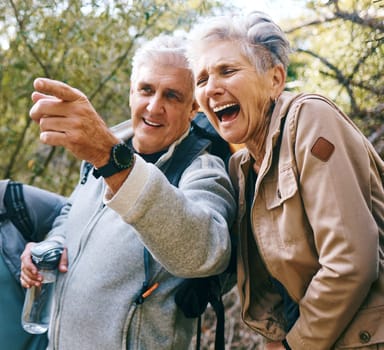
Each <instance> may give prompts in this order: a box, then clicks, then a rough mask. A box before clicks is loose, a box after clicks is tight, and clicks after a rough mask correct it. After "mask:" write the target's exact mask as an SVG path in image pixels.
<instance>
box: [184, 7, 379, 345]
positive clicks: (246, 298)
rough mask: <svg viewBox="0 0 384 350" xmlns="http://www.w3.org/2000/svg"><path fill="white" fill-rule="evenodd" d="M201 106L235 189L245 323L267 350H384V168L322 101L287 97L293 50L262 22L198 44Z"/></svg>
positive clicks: (204, 30)
mask: <svg viewBox="0 0 384 350" xmlns="http://www.w3.org/2000/svg"><path fill="white" fill-rule="evenodd" d="M190 39H191V42H190V49H189V60H190V63H191V66H192V69H193V71H194V74H195V84H196V94H197V95H196V96H197V100H198V102H199V104H200V106H201V107H202V109H203V110H204V112H205V113H206V114H207V116H208V118H209V120H210V121H211V123H212V124H213V126H214V127H215V128H216V129H217V131H218V132H219V133H220V134H221V136H222V137H223V138H224V139H226V140H227V141H228V142H231V143H236V144H240V143H243V144H244V145H245V148H244V149H243V150H241V151H239V152H237V153H236V154H235V155H233V157H232V159H231V163H230V173H231V176H232V179H233V181H234V183H235V185H236V186H237V189H238V202H239V212H238V222H237V225H236V230H237V231H238V232H237V233H238V235H239V236H238V241H239V250H238V252H239V254H238V290H239V294H240V298H241V303H242V318H243V320H244V322H245V323H246V324H247V325H248V326H249V327H251V328H252V329H253V330H255V331H256V332H258V333H260V334H262V335H263V336H264V337H265V338H266V346H265V348H266V349H305V350H308V349H310V350H312V349H384V251H383V243H384V232H383V229H384V227H383V226H384V222H383V221H384V192H383V183H382V179H383V169H384V164H383V162H382V160H381V159H380V157H379V156H378V155H377V153H376V152H375V151H374V149H373V147H372V146H371V144H370V143H369V142H368V140H367V139H366V138H365V137H364V136H363V135H362V133H361V132H360V131H359V130H358V129H357V127H356V126H355V125H354V124H353V123H352V121H351V120H350V119H349V118H348V117H347V116H346V115H345V114H344V113H343V112H342V111H340V109H338V108H337V106H335V105H334V104H333V103H332V102H331V101H329V100H328V99H326V98H324V97H322V96H320V95H317V94H299V95H295V94H293V93H290V92H286V91H283V90H284V86H285V80H286V72H287V65H288V53H289V43H288V41H287V39H286V38H285V36H284V33H283V32H282V30H281V29H280V28H279V27H278V26H277V25H276V24H275V23H274V22H273V21H272V20H271V19H270V18H269V17H268V16H267V15H265V14H263V13H260V12H253V13H250V14H249V15H248V16H245V17H232V18H228V17H226V18H223V17H219V18H211V19H209V20H206V21H205V22H204V23H199V24H198V25H197V26H196V28H195V29H194V30H192V32H191V35H190Z"/></svg>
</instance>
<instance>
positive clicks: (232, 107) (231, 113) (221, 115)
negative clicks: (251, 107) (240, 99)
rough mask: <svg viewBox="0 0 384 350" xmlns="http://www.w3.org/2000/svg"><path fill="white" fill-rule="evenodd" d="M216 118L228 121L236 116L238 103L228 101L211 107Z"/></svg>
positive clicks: (238, 107) (238, 109)
mask: <svg viewBox="0 0 384 350" xmlns="http://www.w3.org/2000/svg"><path fill="white" fill-rule="evenodd" d="M213 111H214V112H215V114H216V116H217V118H218V119H219V120H220V122H228V121H231V120H233V119H235V118H236V117H237V114H238V113H239V111H240V105H239V104H237V103H229V104H225V105H223V106H220V107H215V108H213Z"/></svg>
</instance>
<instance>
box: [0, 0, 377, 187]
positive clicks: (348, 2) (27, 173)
mask: <svg viewBox="0 0 384 350" xmlns="http://www.w3.org/2000/svg"><path fill="white" fill-rule="evenodd" d="M223 3H226V1H214V0H210V1H208V0H168V1H167V0H91V1H90V0H3V1H1V2H0V174H1V177H2V178H13V179H15V180H19V181H23V182H26V183H30V184H34V185H37V186H40V187H43V188H47V189H50V190H54V191H58V192H60V193H63V194H69V193H70V192H71V191H72V189H73V187H74V185H75V184H76V182H77V181H78V170H79V164H80V163H79V161H78V160H76V159H74V158H73V157H72V156H71V155H70V154H68V153H67V152H66V151H65V150H63V149H62V148H61V147H58V148H52V147H49V146H45V145H43V144H42V143H40V142H39V128H38V126H37V125H34V123H32V122H31V120H30V118H29V109H30V108H31V106H32V102H31V99H30V95H31V93H32V90H33V89H32V84H33V80H34V79H35V78H36V77H39V76H45V77H49V78H53V79H57V80H62V81H65V82H68V83H69V84H71V85H72V86H75V87H77V88H79V89H80V90H82V91H83V92H84V93H85V94H86V95H87V96H88V97H89V99H90V100H91V102H92V103H93V105H94V106H95V108H96V110H97V111H98V112H99V114H100V115H101V116H103V118H104V119H105V121H106V122H107V124H108V125H110V126H112V125H113V124H116V123H119V122H121V121H123V120H125V119H129V118H130V110H129V76H130V70H131V65H130V60H131V57H132V54H133V52H134V51H135V49H136V48H137V47H138V46H139V45H140V44H141V43H142V42H143V41H145V40H148V39H150V38H152V37H154V36H156V35H158V34H159V33H161V32H165V33H172V32H174V31H178V32H182V31H187V30H188V29H189V27H190V26H191V24H192V23H194V22H195V21H196V19H197V18H198V17H200V16H205V15H208V14H212V13H220V12H225V11H226V10H227V11H228V9H226V7H225V6H224V5H223ZM306 5H307V9H306V11H305V14H304V15H303V16H302V17H298V18H295V19H289V21H287V22H286V23H284V22H283V23H281V24H282V27H283V29H285V30H286V32H287V34H288V36H289V39H290V40H291V42H292V43H293V48H294V49H295V52H294V53H293V54H292V57H291V65H290V67H289V71H288V87H289V88H290V89H294V90H300V91H312V92H320V93H323V94H324V95H327V96H329V97H331V98H332V99H333V100H335V102H336V103H338V104H339V105H340V106H341V107H342V108H343V109H344V110H345V111H346V112H347V114H349V115H350V116H351V117H352V118H353V119H354V120H355V122H356V123H357V124H358V126H359V127H360V128H361V129H362V130H363V131H364V132H365V133H366V135H367V136H370V137H371V139H372V140H373V141H375V145H376V146H377V147H378V148H380V147H382V148H380V149H381V154H383V150H384V146H383V144H384V141H383V138H382V136H380V135H382V134H383V133H384V125H383V124H384V123H383V110H384V102H383V98H382V96H383V94H384V88H383V86H384V75H383V74H382V72H383V71H384V59H383V54H384V52H383V51H384V39H383V37H384V34H383V32H384V28H383V26H384V24H383V9H384V0H374V1H372V0H332V1H326V0H323V1H318V0H308V1H307V2H306ZM375 135H379V136H375ZM373 136H375V137H373Z"/></svg>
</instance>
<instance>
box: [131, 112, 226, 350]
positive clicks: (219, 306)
mask: <svg viewBox="0 0 384 350" xmlns="http://www.w3.org/2000/svg"><path fill="white" fill-rule="evenodd" d="M205 151H209V152H210V153H211V154H214V155H217V156H219V157H220V158H221V159H223V161H224V162H225V164H226V165H227V164H228V160H229V157H230V153H231V152H230V148H229V145H228V143H227V142H226V141H224V140H223V139H222V138H221V137H220V136H219V135H218V134H217V132H216V130H215V129H214V128H213V127H212V126H211V124H210V123H209V121H208V119H207V118H206V116H205V115H204V114H203V113H198V114H197V116H196V117H195V118H194V119H193V121H192V122H191V131H190V133H189V135H188V136H187V137H186V138H185V139H184V140H183V141H182V142H181V143H180V144H179V145H178V146H177V147H176V149H175V151H174V153H173V155H172V157H171V159H170V161H169V162H167V163H166V164H165V165H164V167H163V168H162V169H161V170H162V171H163V173H164V174H165V176H166V177H167V179H168V181H169V182H170V183H171V184H172V185H174V186H178V184H179V181H180V178H181V176H182V174H183V173H184V171H185V169H186V168H187V167H188V166H189V165H190V164H191V163H192V162H193V161H194V160H195V159H196V158H197V157H198V156H200V155H201V154H203V153H204V152H205ZM149 263H150V257H149V252H148V250H147V249H146V248H145V247H144V269H145V281H144V282H143V287H142V290H141V291H140V294H139V297H138V298H137V300H136V302H137V303H143V302H144V298H143V297H142V295H144V294H145V293H146V291H147V290H150V289H151V288H152V287H151V288H149V289H148V287H149ZM213 283H215V284H216V285H215V286H213ZM213 287H214V291H213V290H212V288H213ZM175 302H176V304H177V306H178V307H179V308H180V309H181V310H182V311H183V313H184V315H185V316H186V317H188V318H197V335H196V349H197V350H199V349H200V337H201V315H202V314H203V312H204V310H205V309H206V307H207V304H208V303H210V304H211V305H212V307H213V310H214V311H215V314H216V336H215V350H224V348H225V347H224V346H225V341H224V322H225V319H224V304H223V301H222V298H221V290H220V282H219V278H218V276H211V277H205V278H190V279H189V278H188V279H185V281H184V282H183V283H182V284H181V286H180V288H179V289H178V292H177V293H176V295H175Z"/></svg>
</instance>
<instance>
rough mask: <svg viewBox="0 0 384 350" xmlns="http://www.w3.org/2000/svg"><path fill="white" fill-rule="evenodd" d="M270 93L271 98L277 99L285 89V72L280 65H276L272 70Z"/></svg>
mask: <svg viewBox="0 0 384 350" xmlns="http://www.w3.org/2000/svg"><path fill="white" fill-rule="evenodd" d="M272 69H273V71H272V73H273V74H272V90H273V91H272V92H273V96H272V97H273V98H274V99H275V98H277V97H279V96H280V94H281V93H282V92H283V90H284V87H285V79H286V72H285V69H284V67H283V66H282V65H281V64H278V65H276V66H275V67H273V68H272Z"/></svg>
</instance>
